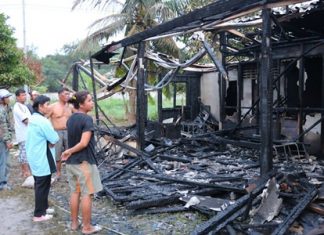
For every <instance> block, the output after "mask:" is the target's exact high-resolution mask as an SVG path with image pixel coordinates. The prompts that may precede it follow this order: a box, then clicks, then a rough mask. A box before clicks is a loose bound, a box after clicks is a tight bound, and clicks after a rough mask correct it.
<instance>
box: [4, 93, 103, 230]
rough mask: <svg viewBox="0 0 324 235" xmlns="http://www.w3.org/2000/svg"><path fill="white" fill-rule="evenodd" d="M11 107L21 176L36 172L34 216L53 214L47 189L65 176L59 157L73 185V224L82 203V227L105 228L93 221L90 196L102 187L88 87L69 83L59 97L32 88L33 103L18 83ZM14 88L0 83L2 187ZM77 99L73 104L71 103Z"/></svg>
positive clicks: (76, 224)
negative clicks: (74, 87)
mask: <svg viewBox="0 0 324 235" xmlns="http://www.w3.org/2000/svg"><path fill="white" fill-rule="evenodd" d="M15 95H16V100H17V102H16V103H15V105H14V107H13V117H14V122H15V135H16V141H17V143H18V145H19V162H20V163H21V167H22V174H23V176H25V177H26V176H28V175H29V174H30V173H31V174H32V175H33V178H34V182H35V183H34V191H35V210H34V217H33V221H34V222H41V221H46V220H49V219H51V218H52V217H53V215H52V213H53V212H54V210H53V209H52V208H49V205H48V195H49V191H50V187H51V179H52V175H53V174H54V173H56V178H57V179H59V178H60V177H61V170H62V169H61V168H62V166H61V161H64V162H65V163H66V172H67V177H68V182H69V187H70V189H71V196H70V209H71V220H72V222H71V229H72V230H77V229H79V226H80V225H79V221H78V212H79V206H80V204H81V207H82V224H83V227H82V233H84V234H92V233H94V232H97V231H99V230H101V228H100V227H99V226H93V225H91V208H92V196H93V194H94V193H96V192H99V191H101V190H102V184H101V180H100V176H99V171H98V168H97V165H96V158H95V139H94V135H93V131H94V125H93V120H92V117H91V116H89V115H88V112H90V111H91V110H92V109H93V106H94V103H93V100H92V97H91V95H90V94H89V92H88V91H80V92H76V93H75V94H73V95H72V96H71V95H70V92H69V90H68V89H67V88H62V89H60V90H59V91H58V97H59V100H58V102H56V103H54V104H50V98H49V97H47V96H45V95H40V94H39V93H37V92H32V93H31V94H30V96H31V101H32V104H30V105H25V102H26V92H25V90H23V89H18V90H17V91H16V93H15ZM10 96H11V93H10V92H9V91H7V90H5V89H0V190H1V189H4V188H6V187H7V188H8V183H7V182H8V166H7V159H8V157H9V149H10V148H12V147H13V144H12V136H13V135H12V132H11V124H10V117H9V98H10ZM70 104H72V105H73V107H71V106H70Z"/></svg>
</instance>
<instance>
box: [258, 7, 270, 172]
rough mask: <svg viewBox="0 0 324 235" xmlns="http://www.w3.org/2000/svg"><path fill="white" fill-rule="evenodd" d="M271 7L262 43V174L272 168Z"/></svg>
mask: <svg viewBox="0 0 324 235" xmlns="http://www.w3.org/2000/svg"><path fill="white" fill-rule="evenodd" d="M270 14H271V13H270V9H263V10H262V22H263V23H262V24H263V25H262V31H263V33H262V45H261V58H260V61H261V68H260V70H261V71H260V85H259V90H260V92H259V93H260V106H259V107H260V133H261V151H260V152H261V154H260V170H261V176H263V175H265V174H266V173H267V172H269V171H271V169H272V103H273V89H272V76H271V67H272V66H271V60H272V56H271V20H270Z"/></svg>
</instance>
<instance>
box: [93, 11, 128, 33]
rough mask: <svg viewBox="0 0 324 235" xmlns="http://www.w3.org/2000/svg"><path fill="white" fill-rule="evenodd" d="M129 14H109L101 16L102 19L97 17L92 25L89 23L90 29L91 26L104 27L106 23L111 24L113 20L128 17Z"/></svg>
mask: <svg viewBox="0 0 324 235" xmlns="http://www.w3.org/2000/svg"><path fill="white" fill-rule="evenodd" d="M127 17H128V16H127V15H126V14H112V15H108V16H105V17H103V18H100V19H97V20H95V21H94V22H93V23H92V24H91V25H89V27H88V28H89V29H91V28H94V27H97V28H98V27H102V26H104V25H107V24H108V25H109V24H111V23H112V22H115V21H119V20H121V19H125V18H126V19H127Z"/></svg>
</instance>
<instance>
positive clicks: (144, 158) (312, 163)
mask: <svg viewBox="0 0 324 235" xmlns="http://www.w3.org/2000/svg"><path fill="white" fill-rule="evenodd" d="M123 133H124V134H125V136H123V137H121V138H118V139H117V137H116V136H115V137H116V138H114V137H112V134H111V131H110V130H108V129H105V128H98V130H97V136H98V143H99V142H100V143H101V144H100V146H102V147H101V149H100V153H101V154H99V155H98V164H99V169H100V171H101V174H102V181H103V184H104V191H105V193H106V195H107V196H109V197H110V198H112V199H113V200H114V201H115V202H116V203H120V204H122V205H124V206H125V209H127V210H128V211H129V212H130V213H132V214H156V213H173V212H182V211H186V212H188V211H199V212H200V213H202V214H203V215H205V216H206V217H207V218H208V219H207V220H206V221H205V222H204V223H203V224H200V225H198V226H197V227H196V228H195V229H194V231H192V234H208V233H210V234H306V232H307V233H308V232H312V233H310V234H320V233H318V231H321V227H319V226H320V225H321V224H322V223H324V218H323V217H321V215H324V207H323V204H322V202H323V201H322V200H323V199H324V195H323V194H324V189H323V188H321V187H320V186H321V184H322V180H323V179H324V177H323V169H324V168H323V164H324V162H322V161H320V160H317V159H316V158H315V157H313V156H309V155H307V154H303V153H300V152H299V151H298V152H297V149H294V148H292V149H291V150H290V151H284V148H282V151H280V148H277V149H274V154H275V155H274V167H273V170H272V171H271V172H269V173H268V174H267V175H265V176H262V177H260V165H259V155H260V152H259V150H258V148H259V142H258V141H257V140H256V139H249V138H234V137H233V136H232V137H231V135H230V134H231V133H232V132H231V131H217V132H210V133H205V134H197V135H191V136H190V137H188V135H185V137H181V138H178V139H168V138H166V137H163V136H160V137H159V138H152V135H150V134H149V133H150V132H149V131H148V132H147V133H148V135H147V136H148V137H149V138H148V139H147V142H146V143H147V147H146V148H145V151H141V150H138V149H137V148H135V147H134V146H133V147H132V145H133V144H134V143H133V142H132V141H131V139H132V136H133V135H132V134H131V133H132V131H124V132H123ZM103 143H105V144H103ZM297 148H298V147H297Z"/></svg>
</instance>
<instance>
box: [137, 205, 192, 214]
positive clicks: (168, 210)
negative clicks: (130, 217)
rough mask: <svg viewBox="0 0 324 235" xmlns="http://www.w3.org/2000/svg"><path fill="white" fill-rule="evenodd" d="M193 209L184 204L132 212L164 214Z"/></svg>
mask: <svg viewBox="0 0 324 235" xmlns="http://www.w3.org/2000/svg"><path fill="white" fill-rule="evenodd" d="M184 211H191V209H190V208H186V207H184V206H173V207H164V208H153V209H145V210H136V211H134V212H133V213H132V214H136V215H138V214H151V215H153V214H162V213H177V212H184Z"/></svg>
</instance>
